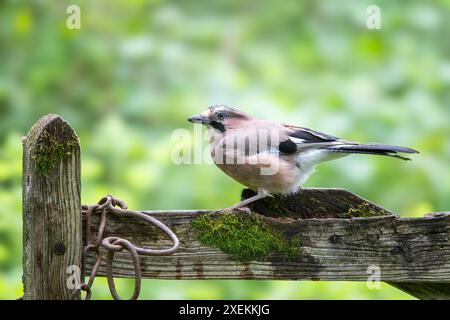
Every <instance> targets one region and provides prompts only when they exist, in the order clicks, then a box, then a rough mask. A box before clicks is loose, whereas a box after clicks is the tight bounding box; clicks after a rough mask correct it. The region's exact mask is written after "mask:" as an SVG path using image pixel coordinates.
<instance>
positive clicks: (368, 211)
mask: <svg viewBox="0 0 450 320" xmlns="http://www.w3.org/2000/svg"><path fill="white" fill-rule="evenodd" d="M381 215H384V214H383V213H382V212H378V211H377V210H375V209H374V208H373V207H371V206H370V204H368V203H361V204H360V205H359V206H357V207H354V208H350V209H348V211H347V212H346V213H344V218H355V217H376V216H381Z"/></svg>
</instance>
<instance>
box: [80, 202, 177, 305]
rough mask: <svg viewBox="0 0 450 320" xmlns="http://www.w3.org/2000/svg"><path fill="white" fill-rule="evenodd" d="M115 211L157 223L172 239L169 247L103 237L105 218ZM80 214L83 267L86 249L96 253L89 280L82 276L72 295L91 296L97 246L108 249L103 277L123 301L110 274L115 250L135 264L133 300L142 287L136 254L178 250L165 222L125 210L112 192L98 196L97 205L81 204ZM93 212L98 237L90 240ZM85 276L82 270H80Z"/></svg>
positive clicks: (122, 214) (99, 259)
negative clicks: (143, 245)
mask: <svg viewBox="0 0 450 320" xmlns="http://www.w3.org/2000/svg"><path fill="white" fill-rule="evenodd" d="M110 213H112V214H115V215H119V216H128V217H136V218H139V219H142V220H145V221H147V222H148V223H150V224H153V225H155V226H157V227H158V228H159V229H160V230H161V231H162V232H164V233H165V234H166V235H167V236H169V238H170V239H171V240H172V243H173V245H172V247H170V248H168V249H149V248H141V247H138V246H136V245H134V244H132V243H131V242H130V241H128V240H126V239H122V238H119V237H107V238H104V232H105V228H106V218H107V216H108V214H110ZM82 214H83V215H84V217H85V235H86V246H85V247H84V249H83V269H84V265H85V261H86V255H87V253H88V252H89V251H94V252H95V263H94V266H93V267H92V271H91V274H90V275H89V280H88V282H87V283H86V282H85V279H84V276H82V283H81V285H80V288H79V289H78V290H75V291H74V292H73V294H72V298H75V296H76V294H77V293H78V292H79V290H82V291H85V292H86V297H85V299H86V300H89V299H90V298H91V294H92V292H91V287H92V284H93V283H94V280H95V277H96V275H97V272H98V269H99V267H100V265H101V262H102V257H101V254H100V248H101V247H102V248H104V249H105V250H106V251H107V257H106V277H107V279H108V286H109V290H110V292H111V295H112V297H113V298H114V299H116V300H122V298H121V297H120V296H119V294H118V293H117V290H116V286H115V284H114V274H113V270H112V269H113V267H112V265H113V260H114V254H115V253H116V252H120V251H123V250H126V251H128V252H129V253H130V255H131V258H132V261H133V265H134V279H135V282H134V292H133V295H132V296H131V297H130V300H136V299H137V298H138V297H139V293H140V290H141V281H142V275H141V265H140V260H139V255H147V256H162V255H170V254H172V253H174V252H175V251H177V249H178V247H179V240H178V237H177V236H176V235H175V233H174V232H173V231H172V230H170V228H168V227H167V226H166V225H165V224H164V223H162V222H161V221H159V220H158V219H155V218H153V217H151V216H149V215H147V214H145V213H142V212H140V211H132V210H128V207H127V205H126V204H125V202H123V201H122V200H119V199H116V198H114V197H113V196H111V195H107V196H106V197H103V198H102V199H100V201H99V202H98V203H97V204H93V205H83V206H82ZM92 214H100V225H99V228H98V231H97V237H96V238H95V241H93V240H92V235H91V217H92ZM82 274H83V275H84V270H83V271H82Z"/></svg>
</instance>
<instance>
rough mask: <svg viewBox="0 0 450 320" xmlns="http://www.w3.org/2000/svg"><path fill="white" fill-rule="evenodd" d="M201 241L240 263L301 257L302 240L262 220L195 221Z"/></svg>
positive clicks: (217, 217)
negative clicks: (285, 233)
mask: <svg viewBox="0 0 450 320" xmlns="http://www.w3.org/2000/svg"><path fill="white" fill-rule="evenodd" d="M192 225H193V227H194V229H195V230H196V231H197V234H198V238H199V241H200V242H201V243H203V244H205V245H208V246H214V247H217V248H219V249H221V250H222V251H223V252H225V253H227V254H229V255H231V256H232V257H233V258H234V259H236V260H238V261H251V260H260V261H264V260H267V258H269V257H270V256H271V255H277V256H281V258H282V259H283V260H287V261H289V260H293V259H295V258H296V257H298V255H299V243H300V239H299V237H293V238H292V239H289V240H288V239H287V238H286V237H285V236H284V235H283V234H282V233H281V232H280V231H278V230H275V229H273V228H272V227H271V226H269V225H268V224H266V223H265V222H264V221H263V220H262V219H261V218H260V217H257V216H253V215H248V214H242V213H238V214H232V213H225V214H206V215H202V216H200V217H198V218H196V219H195V220H193V221H192Z"/></svg>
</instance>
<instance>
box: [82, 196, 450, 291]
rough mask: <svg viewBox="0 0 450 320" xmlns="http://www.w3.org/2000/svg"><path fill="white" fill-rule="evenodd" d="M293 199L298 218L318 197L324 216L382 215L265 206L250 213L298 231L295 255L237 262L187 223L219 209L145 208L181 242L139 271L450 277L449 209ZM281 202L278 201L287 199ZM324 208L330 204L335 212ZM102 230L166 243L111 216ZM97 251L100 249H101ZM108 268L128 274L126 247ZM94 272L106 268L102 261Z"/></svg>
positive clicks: (177, 275) (190, 275) (161, 274)
mask: <svg viewBox="0 0 450 320" xmlns="http://www.w3.org/2000/svg"><path fill="white" fill-rule="evenodd" d="M292 197H298V198H297V199H298V201H299V203H297V204H296V208H297V209H296V210H297V214H298V217H303V216H305V214H307V213H308V212H306V213H305V212H304V211H302V206H301V203H302V202H301V201H302V199H310V198H315V199H316V201H314V203H315V204H314V207H318V208H320V207H323V208H324V209H321V210H325V211H324V215H325V216H327V217H330V216H344V217H345V216H349V215H354V214H367V213H369V215H378V214H377V212H378V213H379V214H381V215H384V216H374V217H367V218H361V217H354V218H348V219H346V218H325V219H315V218H308V219H299V218H297V217H295V212H296V211H295V210H291V211H290V213H289V216H288V217H280V215H279V214H278V213H281V212H282V209H281V211H280V212H277V213H276V214H275V216H276V217H275V218H274V217H270V216H268V215H269V214H270V212H264V214H266V215H259V214H256V213H255V214H254V215H257V216H259V217H260V218H261V219H262V221H264V223H266V224H267V225H268V226H270V228H272V229H274V230H277V231H279V232H281V233H282V234H283V235H284V236H286V237H287V238H289V239H293V238H294V237H297V238H298V240H299V242H298V247H297V249H298V253H299V254H298V257H296V258H295V259H294V260H293V261H285V260H283V259H282V258H281V257H280V256H277V255H276V254H274V255H270V256H268V257H265V258H264V259H261V260H259V259H256V260H252V261H243V262H239V261H236V260H235V259H234V258H233V257H232V256H230V255H228V254H226V253H224V252H222V251H221V250H219V249H218V248H216V247H213V246H207V245H204V244H202V243H201V242H200V241H199V238H198V231H197V230H196V229H195V228H194V227H193V226H192V221H194V220H195V219H197V218H198V217H200V216H202V215H205V214H214V215H217V214H218V213H217V212H213V213H212V212H210V211H146V213H147V214H150V215H152V216H154V217H156V218H158V219H160V220H161V221H163V222H164V223H166V224H167V225H168V226H169V227H170V228H172V230H173V231H174V232H175V233H176V234H177V235H178V237H179V239H180V243H181V245H180V249H179V250H178V251H177V252H176V253H175V254H173V255H170V256H158V257H156V256H152V257H146V256H141V257H140V258H141V267H142V275H143V276H144V277H147V278H158V279H282V280H289V279H291V280H342V281H352V280H354V281H366V280H367V278H368V276H369V274H368V267H369V266H373V265H375V266H377V267H379V268H380V280H381V281H391V282H396V283H399V282H405V283H410V282H424V283H442V282H450V241H449V240H450V215H441V216H437V217H427V218H416V219H411V218H409V219H408V218H405V219H401V218H399V217H397V216H395V215H391V214H389V213H388V212H387V211H385V210H384V209H381V208H379V207H376V206H375V205H373V204H370V203H369V204H363V205H362V206H361V203H365V201H364V200H362V199H361V198H359V197H356V196H355V195H353V194H351V193H349V192H346V191H343V190H333V189H331V190H323V189H305V190H303V191H302V194H301V196H300V197H299V195H294V196H292ZM333 199H334V200H333ZM336 199H338V200H336ZM284 200H285V199H284ZM284 200H283V202H282V203H280V204H279V206H283V203H286V201H284ZM266 201H270V199H269V200H266ZM272 201H280V199H272ZM308 201H309V200H308ZM346 202H347V205H344V206H343V205H342V203H346ZM287 203H294V199H292V198H291V199H288V201H287ZM352 203H353V204H355V205H356V207H355V206H354V205H351V204H352ZM325 204H326V205H325ZM311 206H312V204H311ZM263 208H264V207H263ZM327 208H328V209H327ZM330 208H334V209H333V210H334V212H332V211H333V210H330ZM364 208H366V209H367V210H366V211H364ZM378 208H379V209H378ZM350 209H352V210H350ZM356 209H357V210H356ZM254 210H256V209H255V208H254ZM358 210H359V211H358ZM377 210H378V211H377ZM260 211H265V210H264V209H260ZM237 214H244V213H237ZM93 220H94V221H93V222H94V223H93V227H92V232H93V233H95V230H96V228H97V227H96V223H97V222H98V220H97V219H93ZM105 236H119V237H123V238H126V239H129V240H130V241H132V242H133V243H136V244H139V245H140V246H149V247H153V248H162V247H169V246H170V244H171V243H170V241H169V240H168V239H165V238H164V237H163V236H162V235H161V233H159V232H158V231H157V230H156V228H154V227H152V226H148V225H146V224H145V223H142V222H140V221H137V220H134V219H130V218H123V217H116V216H114V215H110V216H109V218H108V223H107V228H106V231H105ZM102 254H103V255H104V254H105V253H104V252H103V251H102ZM92 264H93V255H92V254H90V255H88V258H87V261H86V266H87V271H89V270H90V269H91V267H92ZM113 271H114V274H115V275H116V276H118V277H132V275H133V265H132V264H131V260H130V257H129V256H128V255H127V254H126V253H117V254H116V258H115V262H114V268H113ZM99 274H101V275H104V274H105V268H104V265H102V266H101V268H100V272H99Z"/></svg>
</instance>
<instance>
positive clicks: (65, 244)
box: [23, 115, 82, 299]
mask: <svg viewBox="0 0 450 320" xmlns="http://www.w3.org/2000/svg"><path fill="white" fill-rule="evenodd" d="M80 185H81V183H80V146H79V142H78V137H77V136H76V134H75V132H74V131H73V130H72V128H71V127H70V126H69V125H68V124H67V123H66V122H65V121H64V120H63V119H62V118H60V117H59V116H57V115H47V116H44V117H43V118H41V119H40V120H39V121H38V122H37V123H36V124H35V125H34V127H33V128H32V129H31V130H30V132H29V133H28V135H27V136H26V137H25V138H24V139H23V246H24V254H23V271H24V273H23V282H24V299H69V298H70V296H71V293H72V291H71V290H70V289H69V288H68V287H67V283H66V281H67V277H68V276H69V275H68V274H67V273H66V270H67V267H68V266H71V265H74V266H78V267H81V252H82V242H81V238H82V231H81V227H82V224H81V201H80ZM78 297H79V295H78ZM74 298H77V296H75V297H74Z"/></svg>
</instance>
